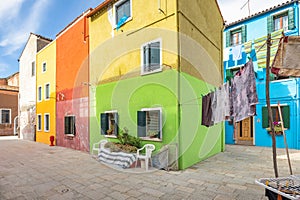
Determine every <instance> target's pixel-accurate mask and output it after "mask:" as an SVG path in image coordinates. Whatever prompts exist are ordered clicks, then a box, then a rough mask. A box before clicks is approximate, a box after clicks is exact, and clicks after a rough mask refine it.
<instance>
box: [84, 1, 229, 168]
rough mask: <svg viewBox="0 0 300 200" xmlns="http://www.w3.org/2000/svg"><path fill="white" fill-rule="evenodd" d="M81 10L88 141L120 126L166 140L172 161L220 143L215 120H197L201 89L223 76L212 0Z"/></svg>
mask: <svg viewBox="0 0 300 200" xmlns="http://www.w3.org/2000/svg"><path fill="white" fill-rule="evenodd" d="M88 17H89V19H90V21H89V22H90V27H89V28H90V29H89V30H90V70H89V72H90V74H89V76H90V79H89V80H90V82H89V84H88V85H89V88H90V90H89V92H90V147H92V145H93V144H94V143H96V142H98V141H99V140H100V139H103V138H107V139H109V140H111V141H116V136H117V134H120V132H121V129H123V128H124V127H126V128H127V129H128V130H129V134H130V135H133V136H136V137H139V138H141V139H142V142H143V144H145V143H152V144H154V145H155V146H156V151H157V152H158V151H159V150H160V149H161V148H162V147H164V146H166V145H169V146H172V147H174V148H173V151H172V152H170V154H172V157H174V155H175V158H174V159H173V161H174V162H175V163H176V164H177V165H178V168H179V169H185V168H187V167H189V166H191V165H193V164H195V163H197V162H199V161H202V160H204V159H206V158H208V157H210V156H212V155H215V154H217V153H219V152H221V151H223V150H224V129H223V123H219V124H217V125H215V126H213V127H210V128H207V127H204V126H201V95H202V94H206V93H208V92H209V91H210V89H212V88H214V87H216V86H220V84H222V80H223V77H222V75H223V72H222V70H223V69H222V31H223V19H222V16H221V14H220V11H219V8H218V5H217V2H216V1H204V0H195V1H184V0H171V1H158V2H157V1H135V0H118V1H113V0H106V1H104V2H103V3H102V4H100V5H99V6H98V7H96V8H95V9H94V10H93V11H92V12H91V13H90V14H88ZM173 161H172V162H171V161H170V160H169V164H172V163H173Z"/></svg>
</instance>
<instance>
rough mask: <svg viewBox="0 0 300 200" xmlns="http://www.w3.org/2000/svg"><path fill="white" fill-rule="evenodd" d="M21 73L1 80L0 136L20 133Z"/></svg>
mask: <svg viewBox="0 0 300 200" xmlns="http://www.w3.org/2000/svg"><path fill="white" fill-rule="evenodd" d="M18 94H19V73H18V72H17V73H15V74H13V75H11V76H9V77H7V78H1V79H0V136H4V135H6V136H7V135H17V133H18V119H17V117H18Z"/></svg>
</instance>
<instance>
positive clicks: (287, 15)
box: [268, 8, 295, 33]
mask: <svg viewBox="0 0 300 200" xmlns="http://www.w3.org/2000/svg"><path fill="white" fill-rule="evenodd" d="M294 28H295V17H294V8H290V9H288V10H286V11H284V12H281V13H278V14H274V15H271V16H269V17H268V33H272V32H273V31H278V30H280V29H283V30H284V31H288V30H292V29H294Z"/></svg>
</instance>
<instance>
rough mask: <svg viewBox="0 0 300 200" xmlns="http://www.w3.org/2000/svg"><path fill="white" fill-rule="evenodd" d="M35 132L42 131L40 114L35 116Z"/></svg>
mask: <svg viewBox="0 0 300 200" xmlns="http://www.w3.org/2000/svg"><path fill="white" fill-rule="evenodd" d="M37 130H38V131H41V130H42V115H41V114H38V115H37Z"/></svg>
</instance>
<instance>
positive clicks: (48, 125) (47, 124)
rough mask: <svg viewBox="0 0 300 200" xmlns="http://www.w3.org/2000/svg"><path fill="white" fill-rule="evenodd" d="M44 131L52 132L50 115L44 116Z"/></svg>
mask: <svg viewBox="0 0 300 200" xmlns="http://www.w3.org/2000/svg"><path fill="white" fill-rule="evenodd" d="M44 120H45V121H44V126H45V127H44V130H45V131H46V132H48V131H49V130H50V114H44Z"/></svg>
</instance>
